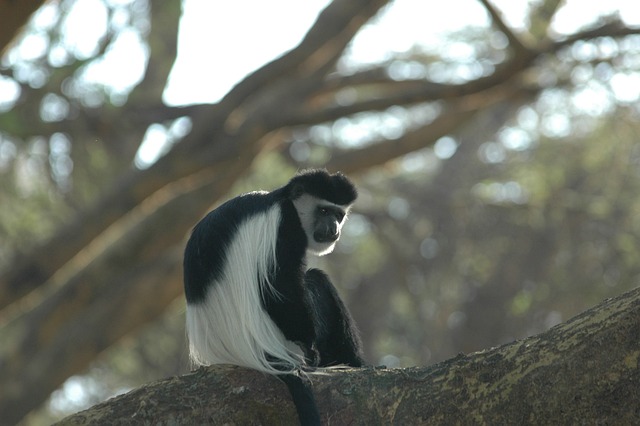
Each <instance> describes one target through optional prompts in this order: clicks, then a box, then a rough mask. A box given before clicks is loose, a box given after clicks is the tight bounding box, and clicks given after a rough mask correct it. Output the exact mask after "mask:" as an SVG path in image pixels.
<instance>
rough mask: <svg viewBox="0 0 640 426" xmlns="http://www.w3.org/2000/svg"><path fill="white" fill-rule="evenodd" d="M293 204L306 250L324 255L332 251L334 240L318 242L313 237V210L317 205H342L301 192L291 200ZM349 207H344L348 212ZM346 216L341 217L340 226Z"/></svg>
mask: <svg viewBox="0 0 640 426" xmlns="http://www.w3.org/2000/svg"><path fill="white" fill-rule="evenodd" d="M293 205H294V206H295V207H296V211H297V212H298V217H299V218H300V223H302V229H304V232H305V234H306V236H307V251H308V252H309V253H311V254H313V255H314V256H324V255H325V254H329V253H331V252H332V251H333V249H334V248H335V246H336V243H337V242H338V240H336V241H332V242H318V241H316V240H315V239H314V238H313V220H314V212H315V209H316V207H317V206H318V205H325V206H334V207H339V208H344V207H343V206H338V205H337V204H333V203H330V202H328V201H326V200H321V199H319V198H316V197H314V196H311V195H308V194H303V195H302V196H300V197H298V198H297V199H295V200H294V201H293ZM348 211H349V207H348V208H347V209H346V212H347V213H348ZM346 219H347V217H346V216H345V217H344V219H342V224H340V227H342V225H343V224H344V223H345V222H346Z"/></svg>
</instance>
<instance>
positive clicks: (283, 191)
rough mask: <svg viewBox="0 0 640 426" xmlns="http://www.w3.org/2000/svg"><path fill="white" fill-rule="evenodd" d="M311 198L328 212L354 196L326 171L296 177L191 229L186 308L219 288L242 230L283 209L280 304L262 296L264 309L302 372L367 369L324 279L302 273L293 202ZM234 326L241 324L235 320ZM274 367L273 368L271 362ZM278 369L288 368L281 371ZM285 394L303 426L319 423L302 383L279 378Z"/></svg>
mask: <svg viewBox="0 0 640 426" xmlns="http://www.w3.org/2000/svg"><path fill="white" fill-rule="evenodd" d="M303 194H310V195H313V196H315V197H317V198H321V199H324V200H327V201H329V202H331V203H333V204H337V205H341V206H345V207H346V206H348V205H350V204H352V203H353V202H354V201H355V199H356V197H357V191H356V189H355V187H354V186H353V184H352V183H351V182H350V181H349V180H348V179H347V178H346V177H345V176H343V175H342V174H339V173H337V174H333V175H330V174H329V173H327V172H326V171H324V170H309V171H304V172H302V173H299V174H298V175H296V176H295V177H293V178H292V179H291V180H290V181H289V183H288V184H287V185H285V186H283V187H281V188H279V189H276V190H274V191H272V192H268V193H267V192H254V193H249V194H245V195H242V196H239V197H236V198H234V199H232V200H230V201H227V202H226V203H224V204H222V205H221V206H219V207H218V208H217V209H215V210H213V211H212V212H210V213H209V214H208V215H207V216H206V217H205V218H204V219H202V221H201V222H200V223H198V224H197V225H196V227H195V228H194V230H193V234H192V235H191V238H190V239H189V242H188V243H187V247H186V251H185V258H184V283H185V295H186V299H187V303H188V304H198V303H202V302H203V301H204V300H205V298H206V295H207V291H208V288H209V287H210V286H211V285H213V284H214V283H215V281H216V280H218V281H219V279H220V278H221V274H222V272H223V270H224V267H225V262H226V252H227V249H228V247H229V245H230V244H231V243H232V242H233V239H234V236H235V234H236V232H237V230H238V229H239V227H241V226H242V224H243V222H244V221H246V220H247V219H249V218H251V217H253V216H254V215H259V214H264V213H265V212H267V211H268V210H269V209H270V208H271V207H273V206H274V204H278V205H279V207H280V224H279V227H278V238H277V243H276V262H277V267H276V268H274V276H272V277H269V278H270V282H271V283H272V285H273V287H274V288H275V290H277V293H278V296H279V297H276V296H274V295H273V294H271V293H266V292H264V293H262V302H263V308H264V309H265V311H266V313H267V314H268V315H269V317H270V318H271V320H273V322H274V323H275V324H276V325H277V326H278V328H279V329H280V330H281V331H282V333H283V335H284V336H285V338H286V339H287V340H290V341H292V342H295V343H297V344H298V345H299V346H300V348H301V349H302V351H303V352H304V354H305V359H306V366H302V367H305V368H307V367H327V366H332V365H338V364H346V365H349V366H353V367H360V366H362V365H364V361H363V358H362V352H361V344H360V340H359V338H358V335H357V331H356V329H355V326H354V323H353V320H352V319H351V316H350V315H349V312H348V311H347V309H346V307H345V306H344V304H343V303H342V301H341V300H340V297H339V296H338V293H337V292H336V289H335V288H334V286H333V284H332V283H331V281H330V280H329V278H328V277H327V275H326V274H324V273H323V272H322V271H320V270H318V269H311V270H308V271H307V266H306V261H305V259H306V251H307V246H308V241H307V236H306V234H305V232H304V229H303V228H302V224H301V221H300V219H299V216H298V212H297V211H296V207H295V206H294V203H293V201H294V200H296V199H297V198H298V197H300V196H301V195H303ZM234 320H237V321H242V317H241V316H239V317H238V318H235V319H234ZM269 362H270V363H271V361H269ZM272 365H273V366H274V367H276V368H278V369H281V368H282V369H287V368H290V367H291V366H286V365H280V366H278V360H276V359H274V360H273V363H272ZM279 376H280V377H281V378H282V379H283V381H284V382H285V383H286V384H287V386H288V387H289V389H290V391H291V393H292V396H293V399H294V402H295V403H296V407H297V409H298V413H299V415H300V418H301V421H302V422H303V424H313V425H315V424H319V422H320V417H319V414H318V412H317V408H316V406H315V401H314V400H313V393H312V392H311V388H310V385H309V383H308V382H306V381H305V380H306V379H302V378H300V377H297V376H295V375H293V374H283V375H279Z"/></svg>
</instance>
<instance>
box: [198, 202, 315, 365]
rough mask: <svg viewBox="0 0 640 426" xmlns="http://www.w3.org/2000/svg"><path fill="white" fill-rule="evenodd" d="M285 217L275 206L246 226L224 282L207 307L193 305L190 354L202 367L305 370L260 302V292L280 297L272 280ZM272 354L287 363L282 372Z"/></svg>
mask: <svg viewBox="0 0 640 426" xmlns="http://www.w3.org/2000/svg"><path fill="white" fill-rule="evenodd" d="M280 217H281V215H280V206H279V205H275V206H273V207H272V208H271V209H270V210H269V211H268V212H267V213H266V214H258V215H255V216H253V217H251V218H249V219H248V220H247V221H246V222H244V223H242V224H241V225H240V228H239V229H238V233H237V235H236V237H235V238H234V239H233V243H232V244H231V246H230V247H228V249H227V260H226V262H225V265H226V266H225V270H224V273H223V275H222V278H221V280H220V281H219V282H214V283H212V285H211V286H209V289H208V292H207V295H206V298H205V300H204V302H202V303H199V304H187V315H186V316H187V335H188V337H189V351H190V354H191V359H192V361H193V362H194V363H195V364H196V365H209V364H234V365H240V366H243V367H249V368H253V369H256V370H260V371H264V372H266V373H270V374H282V373H290V372H293V371H294V370H295V368H296V367H297V366H300V365H301V364H302V362H303V359H302V357H301V356H300V355H299V354H297V353H296V352H295V348H293V347H291V344H290V343H289V342H288V341H287V340H286V339H285V337H284V336H283V335H282V332H281V331H280V330H279V329H278V327H277V326H276V325H275V323H274V322H273V321H272V320H271V318H270V317H269V315H268V314H267V313H266V311H265V310H264V309H263V308H262V301H261V296H260V288H263V291H266V292H272V294H274V293H275V289H273V287H272V286H271V283H270V282H269V281H268V277H269V276H271V273H272V272H273V270H272V269H273V268H274V267H275V264H276V243H277V238H278V227H279V225H280ZM256 265H257V267H256ZM258 277H261V278H263V279H262V280H261V282H258ZM267 354H269V355H271V356H272V357H274V358H277V359H278V360H280V361H281V362H280V363H279V364H278V368H275V367H274V365H272V362H273V360H271V362H269V359H268V358H267Z"/></svg>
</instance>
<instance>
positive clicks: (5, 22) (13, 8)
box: [0, 0, 44, 54]
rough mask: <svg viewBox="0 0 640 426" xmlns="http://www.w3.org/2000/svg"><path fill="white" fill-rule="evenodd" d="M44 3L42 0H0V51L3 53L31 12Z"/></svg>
mask: <svg viewBox="0 0 640 426" xmlns="http://www.w3.org/2000/svg"><path fill="white" fill-rule="evenodd" d="M43 4H44V0H24V1H13V0H0V16H2V25H0V52H1V53H2V54H4V52H5V51H6V49H7V47H8V46H9V44H10V43H11V41H12V40H13V39H14V37H15V36H16V34H17V33H18V32H19V31H20V29H21V28H22V27H23V26H24V24H26V23H27V21H28V20H29V18H30V17H31V15H33V12H35V11H36V10H38V8H39V7H40V6H42V5H43Z"/></svg>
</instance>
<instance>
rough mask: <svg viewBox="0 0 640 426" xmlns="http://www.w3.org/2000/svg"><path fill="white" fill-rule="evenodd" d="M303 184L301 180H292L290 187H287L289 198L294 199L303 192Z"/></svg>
mask: <svg viewBox="0 0 640 426" xmlns="http://www.w3.org/2000/svg"><path fill="white" fill-rule="evenodd" d="M305 191H306V190H305V188H304V185H303V184H302V183H301V182H292V183H291V188H290V189H289V198H290V199H291V200H296V199H298V198H300V197H301V196H302V194H304V193H305Z"/></svg>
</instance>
